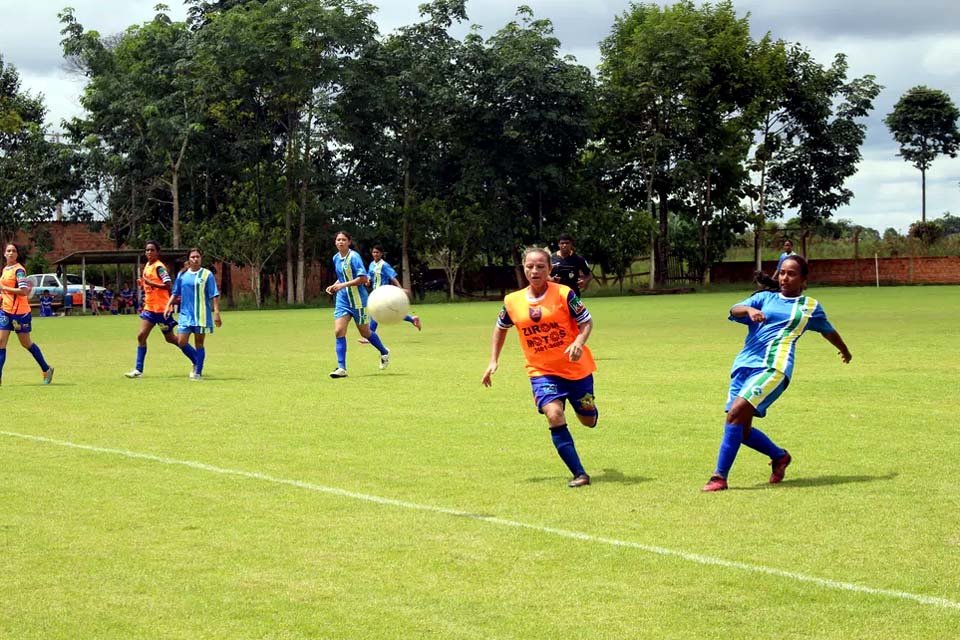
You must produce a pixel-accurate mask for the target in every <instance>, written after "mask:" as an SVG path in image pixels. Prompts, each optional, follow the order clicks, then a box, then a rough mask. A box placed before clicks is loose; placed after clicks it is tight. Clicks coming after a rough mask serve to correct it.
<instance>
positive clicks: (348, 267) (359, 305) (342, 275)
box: [333, 249, 367, 309]
mask: <svg viewBox="0 0 960 640" xmlns="http://www.w3.org/2000/svg"><path fill="white" fill-rule="evenodd" d="M333 270H334V271H335V272H336V274H337V280H338V281H339V282H350V281H351V280H353V279H355V278H357V277H359V276H365V277H366V275H367V272H366V271H365V270H364V268H363V259H362V258H361V257H360V254H359V253H357V252H356V251H354V250H353V249H351V250H350V251H349V252H348V253H347V256H346V257H345V258H344V257H342V256H341V255H340V252H339V251H338V252H337V253H335V254H334V255H333ZM337 306H340V307H347V308H350V309H364V308H366V306H367V288H366V287H362V286H361V287H357V286H354V287H344V288H343V289H340V291H337Z"/></svg>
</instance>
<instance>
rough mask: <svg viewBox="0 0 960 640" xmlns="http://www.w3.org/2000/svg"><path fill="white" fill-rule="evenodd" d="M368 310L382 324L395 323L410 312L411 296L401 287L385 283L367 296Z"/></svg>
mask: <svg viewBox="0 0 960 640" xmlns="http://www.w3.org/2000/svg"><path fill="white" fill-rule="evenodd" d="M367 311H368V312H369V313H370V315H371V316H373V319H374V320H376V321H377V322H379V323H380V324H394V323H396V322H400V321H401V320H403V319H404V318H405V317H406V316H407V314H408V313H410V298H408V297H407V292H406V291H404V290H403V289H401V288H400V287H395V286H393V285H392V284H385V285H383V286H380V287H377V288H376V289H374V290H373V292H372V293H371V294H370V297H368V298H367Z"/></svg>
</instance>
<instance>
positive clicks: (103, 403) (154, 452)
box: [0, 287, 960, 640]
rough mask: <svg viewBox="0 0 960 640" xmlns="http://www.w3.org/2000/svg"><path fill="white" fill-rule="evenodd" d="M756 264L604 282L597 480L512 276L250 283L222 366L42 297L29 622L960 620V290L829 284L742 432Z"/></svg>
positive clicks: (6, 471)
mask: <svg viewBox="0 0 960 640" xmlns="http://www.w3.org/2000/svg"><path fill="white" fill-rule="evenodd" d="M748 293H749V291H746V290H745V291H743V292H742V294H740V293H736V292H734V293H731V292H727V293H709V294H696V295H688V296H662V297H630V298H602V299H594V300H591V299H589V298H587V299H586V303H587V306H588V308H589V309H590V311H591V313H592V314H593V316H594V321H595V328H594V333H593V336H592V337H591V340H590V346H591V348H592V349H593V352H594V355H595V357H596V359H597V365H598V371H597V373H596V374H595V379H596V395H597V404H598V407H599V409H600V413H601V418H600V423H599V426H598V427H597V428H596V429H593V430H590V429H586V428H583V427H581V426H580V425H576V426H574V424H571V432H572V433H573V435H574V438H575V439H576V443H577V447H578V449H579V452H580V455H581V458H582V459H583V462H584V465H585V466H586V468H587V471H588V472H589V473H590V474H591V476H592V478H593V484H592V485H591V486H588V487H584V488H581V489H568V488H567V487H566V481H567V480H568V479H569V475H568V473H567V470H566V468H565V467H564V466H563V464H562V462H561V461H560V459H559V458H558V457H557V455H556V452H555V451H554V449H553V446H552V444H551V441H550V436H549V434H548V432H547V428H546V421H545V420H544V419H543V417H542V416H539V415H537V413H536V410H535V408H534V406H533V402H532V399H531V396H530V388H529V383H528V382H527V379H526V376H525V374H524V371H523V366H522V357H521V354H520V349H519V347H518V345H517V343H516V341H517V338H516V336H515V333H516V332H515V331H511V335H510V336H509V337H508V341H507V345H506V347H505V348H504V352H503V355H502V357H501V360H500V370H499V372H498V373H497V374H496V376H495V377H494V385H493V387H492V388H490V389H485V388H483V387H482V386H481V385H480V377H481V374H482V373H483V370H484V368H485V366H486V364H487V360H488V357H489V344H490V332H491V328H492V326H493V323H494V320H495V317H496V314H497V312H498V311H499V303H494V302H486V303H464V304H452V305H428V306H422V307H419V308H416V311H417V312H418V313H420V315H421V317H422V318H423V321H424V330H423V332H422V333H418V332H417V331H416V330H415V329H414V328H413V327H411V326H410V325H409V324H405V323H404V324H401V325H391V326H383V327H382V328H381V330H380V334H381V336H382V337H383V339H384V342H385V343H386V344H387V346H388V347H390V348H391V351H392V362H391V365H390V367H389V368H388V369H387V370H386V371H379V370H378V357H377V353H376V351H375V350H374V349H373V348H372V347H369V346H363V345H359V344H357V342H356V338H357V337H358V336H357V333H356V331H355V330H354V329H350V331H349V333H348V340H349V352H348V370H349V374H350V376H349V377H348V378H345V379H342V380H331V379H329V378H328V377H327V373H328V372H329V371H330V370H332V369H333V368H334V367H335V365H336V361H335V357H334V352H333V351H334V341H333V332H332V319H331V311H330V310H329V309H311V310H291V311H271V312H242V313H241V312H237V313H230V312H225V313H224V316H223V322H224V326H223V327H222V329H218V330H217V332H216V333H215V334H214V335H213V336H211V337H209V338H208V341H207V352H208V356H207V364H206V367H205V371H204V373H205V376H204V377H205V379H204V380H203V381H202V382H192V381H190V380H188V379H187V374H188V372H189V363H188V361H187V360H186V358H184V356H183V355H181V354H180V353H179V351H178V350H176V349H175V348H174V347H172V346H170V345H167V344H166V343H164V342H163V340H162V338H161V337H160V335H159V330H155V331H154V334H153V335H151V337H150V341H149V352H148V355H147V361H146V368H145V373H144V377H143V378H142V379H138V380H129V379H126V378H124V377H123V375H122V374H123V372H124V371H128V370H130V369H131V368H132V366H133V361H134V356H135V347H136V337H135V336H136V331H137V319H136V318H135V317H133V316H125V317H99V318H91V317H82V318H54V319H46V318H42V319H41V318H37V319H35V321H34V333H33V336H34V339H35V340H36V342H37V344H39V345H40V346H41V347H42V349H43V351H44V354H45V355H46V357H47V359H48V360H49V362H50V363H51V364H52V365H53V366H54V367H55V368H56V378H55V379H54V382H53V384H52V385H51V386H49V387H44V386H41V384H40V382H41V379H40V373H39V369H38V368H37V366H36V364H35V363H34V361H33V359H32V358H31V357H30V355H29V354H28V353H27V352H25V351H24V350H23V349H22V348H20V346H19V345H18V344H17V343H16V339H15V338H13V337H11V341H10V344H9V346H8V355H7V361H6V365H5V368H4V370H3V385H2V387H0V393H2V394H3V395H2V397H3V399H4V400H5V402H4V404H3V413H4V415H3V420H2V425H0V460H2V464H0V595H2V598H0V638H16V639H28V638H37V639H40V638H42V639H50V638H70V639H75V638H117V639H128V638H184V639H195V638H284V639H287V638H364V639H367V638H478V639H480V638H484V639H486V638H590V639H594V638H610V639H623V638H770V637H781V638H843V639H849V638H864V639H867V638H869V639H871V640H874V639H877V638H891V639H892V638H897V639H901V638H911V639H917V638H955V637H957V635H958V633H960V631H958V630H960V517H958V514H960V489H958V487H960V479H958V475H957V472H956V468H955V467H956V461H957V460H960V425H958V421H957V415H958V411H960V399H958V398H960V364H958V346H957V345H958V338H960V336H958V330H957V326H958V324H957V323H958V320H957V319H958V318H960V288H958V287H917V288H884V289H870V288H862V289H854V288H850V289H841V288H823V289H817V288H814V289H812V290H811V291H810V292H809V293H810V294H811V295H813V296H814V297H816V298H818V299H819V300H820V301H821V303H822V304H823V305H824V308H825V309H826V312H827V315H828V317H829V318H830V320H831V321H832V322H833V324H834V326H835V327H836V328H837V330H838V331H839V332H840V333H841V335H843V337H844V339H845V340H846V342H847V344H848V345H849V346H850V349H851V351H852V353H853V361H852V362H851V363H850V364H849V365H843V364H842V363H841V362H840V360H839V357H838V356H837V355H836V353H835V350H834V349H833V348H832V347H831V346H830V345H829V344H828V343H827V342H826V341H825V340H823V339H821V338H820V336H819V335H818V334H814V333H808V334H807V335H806V336H804V337H803V338H802V339H801V341H800V344H799V346H798V347H797V366H796V371H795V376H794V379H793V381H792V382H791V384H790V388H789V389H788V391H787V392H786V393H785V394H784V395H783V397H782V398H781V399H780V400H779V401H778V402H777V403H776V404H775V405H774V406H773V407H772V409H771V410H770V413H769V416H768V417H767V418H766V419H764V420H758V421H757V425H758V426H760V427H761V428H763V429H764V430H765V431H766V432H767V433H768V434H769V435H770V436H771V437H772V438H773V439H774V440H775V441H777V442H778V444H781V445H783V446H784V447H786V448H787V449H789V450H790V452H791V454H792V455H793V457H794V463H793V464H792V465H791V466H790V468H789V469H788V470H787V477H786V480H785V481H784V482H783V484H781V485H777V486H770V485H768V484H767V477H768V476H769V467H768V466H767V465H766V460H765V459H763V458H762V457H761V456H760V455H759V454H757V453H756V452H754V451H752V450H749V449H746V448H744V449H742V450H741V452H740V456H739V458H738V460H737V463H736V465H735V466H734V468H733V471H732V473H731V476H730V486H731V488H730V490H729V491H725V492H719V493H716V494H703V493H701V492H700V487H701V486H703V484H704V482H705V481H706V480H707V478H708V477H709V475H710V473H711V472H712V470H713V466H714V463H715V461H716V453H717V447H718V445H719V443H720V438H721V435H722V431H723V402H724V400H725V396H726V391H727V382H728V375H729V367H730V364H731V362H732V360H733V358H734V356H735V355H736V353H737V351H738V350H739V349H740V347H741V345H742V344H743V337H744V332H745V331H744V328H743V327H742V326H740V325H737V324H734V323H732V322H728V321H727V319H726V317H727V310H728V309H729V307H730V306H731V304H733V303H734V302H737V301H739V300H740V299H742V298H744V297H746V295H747V294H748Z"/></svg>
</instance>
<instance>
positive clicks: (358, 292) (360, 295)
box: [326, 231, 390, 378]
mask: <svg viewBox="0 0 960 640" xmlns="http://www.w3.org/2000/svg"><path fill="white" fill-rule="evenodd" d="M351 242H352V238H351V237H350V234H349V233H347V232H346V231H338V232H337V235H336V236H334V244H335V245H336V247H337V253H336V254H334V256H333V269H334V271H335V272H336V274H337V282H335V283H333V284H332V285H330V286H329V287H327V289H326V291H327V293H328V294H330V295H336V297H337V298H336V307H335V309H334V311H333V330H334V334H335V335H336V338H337V368H336V369H334V370H333V371H331V372H330V377H331V378H346V377H347V325H348V324H349V321H350V318H353V322H354V324H356V325H357V330H358V331H360V335H361V336H363V337H364V338H366V339H367V340H369V341H370V344H372V345H373V346H374V347H376V348H377V351H379V352H380V368H381V369H386V368H387V365H389V364H390V350H389V349H387V348H386V347H385V346H383V342H382V341H381V340H380V336H378V335H377V334H375V333H373V332H372V331H370V327H369V325H367V312H366V306H367V287H366V285H367V284H369V282H370V279H369V278H368V277H367V272H366V271H364V270H363V259H362V258H361V257H360V254H359V253H357V252H356V251H354V250H353V249H351V248H350V243H351Z"/></svg>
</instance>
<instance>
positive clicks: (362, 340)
mask: <svg viewBox="0 0 960 640" xmlns="http://www.w3.org/2000/svg"><path fill="white" fill-rule="evenodd" d="M357 342H359V343H360V344H370V341H369V340H367V339H366V338H360V339H359V340H357Z"/></svg>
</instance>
